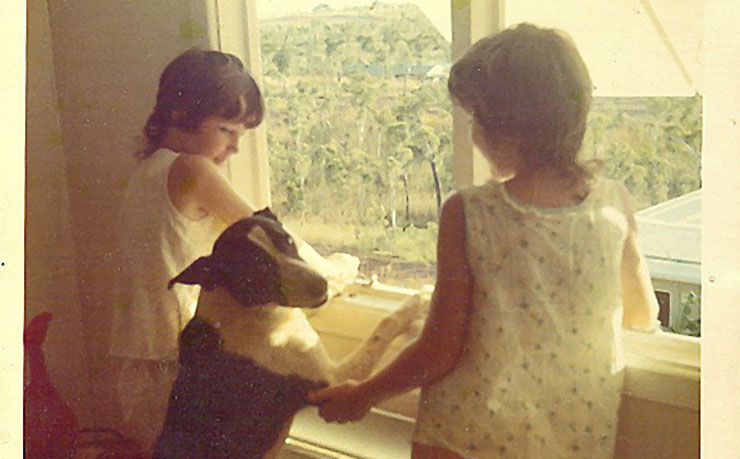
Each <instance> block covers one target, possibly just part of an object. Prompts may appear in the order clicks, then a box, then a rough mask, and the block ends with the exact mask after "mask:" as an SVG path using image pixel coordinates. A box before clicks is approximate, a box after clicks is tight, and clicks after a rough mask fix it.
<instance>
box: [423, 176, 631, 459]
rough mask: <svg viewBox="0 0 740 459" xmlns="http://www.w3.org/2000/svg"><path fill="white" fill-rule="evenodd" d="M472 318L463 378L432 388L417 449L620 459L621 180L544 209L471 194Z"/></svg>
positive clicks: (493, 193) (476, 190) (501, 192)
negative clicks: (577, 199)
mask: <svg viewBox="0 0 740 459" xmlns="http://www.w3.org/2000/svg"><path fill="white" fill-rule="evenodd" d="M461 193H462V197H463V202H464V210H465V224H466V237H467V243H466V245H467V247H466V257H467V260H468V263H469V264H470V267H471V270H472V273H473V277H474V286H473V299H472V308H473V310H472V317H471V320H470V322H469V324H470V325H469V331H468V337H467V341H466V344H465V351H464V354H463V356H462V357H461V359H460V361H459V362H458V365H457V367H456V369H455V370H453V372H452V373H451V374H449V375H448V376H447V377H445V378H444V379H443V380H442V381H440V382H438V383H436V384H434V385H432V386H430V387H428V388H425V389H424V390H423V391H422V396H421V400H420V406H419V417H418V422H417V428H416V432H415V434H414V441H417V442H420V443H423V444H428V445H436V446H442V447H445V448H447V449H449V450H452V451H455V452H457V453H458V454H460V455H462V456H463V457H468V458H491V457H507V458H508V457H511V458H529V459H535V458H547V459H552V458H578V457H583V458H589V459H592V458H611V457H612V456H613V448H614V439H615V432H616V427H617V409H618V406H619V401H620V397H621V387H622V371H621V370H622V369H623V363H622V359H621V355H620V354H621V352H620V346H621V344H620V343H621V340H620V336H619V333H620V330H621V321H622V303H621V293H620V266H621V259H622V249H623V246H624V241H625V239H626V236H627V234H628V222H630V221H631V219H632V216H631V215H630V214H629V211H628V209H629V206H628V205H627V203H626V202H625V196H626V194H625V193H624V191H623V188H622V186H621V185H620V184H618V183H616V182H614V181H611V180H606V179H599V180H597V181H596V182H595V183H594V186H593V188H592V191H591V193H590V195H589V196H588V197H587V198H586V199H585V200H584V201H583V202H581V203H580V204H578V205H576V206H572V207H566V208H560V209H539V208H536V207H533V206H531V205H529V204H526V203H523V202H521V201H519V200H517V199H515V198H514V197H513V196H511V195H510V194H508V192H507V191H506V189H505V188H504V186H503V185H502V184H499V183H496V182H489V183H487V184H485V185H482V186H477V187H471V188H468V189H465V190H463V191H462V192H461Z"/></svg>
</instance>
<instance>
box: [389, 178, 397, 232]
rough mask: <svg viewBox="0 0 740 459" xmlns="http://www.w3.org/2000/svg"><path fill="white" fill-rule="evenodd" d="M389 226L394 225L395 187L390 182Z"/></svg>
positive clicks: (393, 226)
mask: <svg viewBox="0 0 740 459" xmlns="http://www.w3.org/2000/svg"><path fill="white" fill-rule="evenodd" d="M390 207H391V228H395V227H396V187H395V186H393V184H391V202H390Z"/></svg>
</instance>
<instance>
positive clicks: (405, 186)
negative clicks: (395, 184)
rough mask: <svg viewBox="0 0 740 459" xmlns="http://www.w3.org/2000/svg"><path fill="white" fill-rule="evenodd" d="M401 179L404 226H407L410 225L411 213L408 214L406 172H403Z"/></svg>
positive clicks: (407, 177)
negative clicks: (404, 212) (404, 214)
mask: <svg viewBox="0 0 740 459" xmlns="http://www.w3.org/2000/svg"><path fill="white" fill-rule="evenodd" d="M401 179H402V180H403V194H404V196H403V199H404V204H405V207H406V209H405V211H406V224H407V225H408V224H409V223H411V212H409V176H408V174H407V173H406V172H404V173H403V174H402V175H401Z"/></svg>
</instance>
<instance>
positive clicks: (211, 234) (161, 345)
mask: <svg viewBox="0 0 740 459" xmlns="http://www.w3.org/2000/svg"><path fill="white" fill-rule="evenodd" d="M262 117H263V101H262V95H261V93H260V90H259V88H258V86H257V84H256V83H255V81H254V79H253V78H252V76H251V75H250V74H249V73H248V72H247V71H246V69H245V68H244V66H243V64H242V62H241V61H240V60H239V59H238V58H237V57H235V56H233V55H230V54H225V53H221V52H217V51H203V50H198V49H191V50H188V51H186V52H184V53H182V54H181V55H179V56H178V57H177V58H175V59H174V60H173V61H172V62H171V63H170V64H169V65H168V66H167V67H166V68H165V70H164V72H163V73H162V75H161V77H160V80H159V90H158V92H157V99H156V105H155V107H154V110H153V113H152V114H151V116H150V117H149V120H148V121H147V123H146V126H145V128H144V134H145V136H146V141H147V144H146V147H145V148H144V149H143V150H142V151H140V152H137V156H138V158H139V159H140V162H139V164H138V165H137V167H136V169H135V170H134V172H133V175H132V176H131V178H130V179H129V182H128V185H127V189H126V194H125V197H124V201H123V205H122V208H121V214H120V220H119V223H118V228H117V229H118V243H119V247H118V250H119V254H118V255H119V259H118V260H117V263H118V265H117V267H118V271H117V278H116V287H115V288H116V293H115V294H116V296H115V303H114V310H113V327H112V334H111V343H110V350H109V355H111V356H113V357H115V358H116V360H117V362H118V365H119V376H118V382H117V384H118V387H117V390H118V396H119V402H120V404H121V408H122V413H123V417H124V430H125V431H126V432H127V433H128V434H130V435H132V436H133V437H134V438H135V439H137V440H138V441H139V442H140V443H141V444H142V446H143V447H144V448H145V449H147V450H148V449H150V448H151V445H152V443H153V441H154V439H155V438H156V435H157V434H158V433H159V429H160V428H161V426H162V421H163V420H164V414H165V411H166V407H167V401H168V398H169V392H170V388H171V385H172V383H173V381H174V379H175V377H176V375H177V337H178V334H179V332H180V331H181V330H182V329H183V328H184V327H185V325H186V324H187V322H188V321H189V320H190V319H191V318H192V317H193V314H194V312H195V307H196V304H197V299H198V293H199V290H198V288H197V287H192V286H185V285H178V286H177V287H175V288H173V289H172V290H168V289H167V288H166V286H167V283H168V282H169V280H170V279H172V278H173V277H175V276H176V275H177V274H179V273H180V272H181V271H182V270H183V269H185V267H187V266H188V265H189V264H190V263H191V262H192V261H193V260H195V259H197V258H198V257H200V256H203V255H207V254H208V253H210V250H211V247H212V245H213V242H214V241H215V240H216V237H217V236H218V235H219V234H220V232H221V231H222V230H223V229H225V228H226V227H227V226H228V225H229V224H231V223H233V222H235V221H237V220H239V219H240V218H243V217H246V216H248V215H250V214H251V213H252V211H253V209H252V206H251V205H250V204H249V203H247V202H246V201H245V200H244V198H242V197H241V196H240V195H239V194H238V193H237V192H236V190H235V189H234V188H233V186H232V185H231V183H230V182H229V181H228V180H227V178H226V177H225V176H224V175H223V173H222V168H221V167H220V166H222V165H223V164H224V162H225V161H226V159H227V158H228V157H229V156H230V155H232V154H235V153H237V151H238V142H239V138H240V137H241V136H242V134H243V133H244V132H245V130H247V129H251V128H254V127H256V126H258V125H259V124H260V122H261V121H262Z"/></svg>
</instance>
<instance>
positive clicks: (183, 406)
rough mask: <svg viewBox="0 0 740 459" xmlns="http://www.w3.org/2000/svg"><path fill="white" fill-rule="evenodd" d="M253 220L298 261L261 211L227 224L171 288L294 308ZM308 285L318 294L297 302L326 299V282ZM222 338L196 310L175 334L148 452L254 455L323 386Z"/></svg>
mask: <svg viewBox="0 0 740 459" xmlns="http://www.w3.org/2000/svg"><path fill="white" fill-rule="evenodd" d="M255 226H260V227H261V228H262V229H263V230H264V231H265V233H267V235H268V236H269V239H270V241H271V243H272V245H273V246H274V247H275V248H276V249H277V250H278V251H279V252H280V253H281V254H283V255H286V256H287V257H288V258H292V259H297V260H300V257H299V255H298V252H297V250H296V248H295V245H294V244H293V242H292V239H291V238H290V236H289V235H288V234H287V233H286V232H285V230H284V229H283V228H282V226H281V225H280V223H279V222H278V220H277V217H275V215H274V214H273V213H272V212H270V210H269V209H264V210H262V211H259V212H256V213H255V214H254V215H253V216H252V217H249V218H246V219H243V220H240V221H239V222H237V223H235V224H234V225H232V226H230V227H229V228H228V229H227V230H226V231H224V233H222V234H221V236H220V237H219V238H218V240H217V241H216V243H215V245H214V249H213V253H212V254H211V255H210V256H208V257H202V258H200V259H198V260H196V261H195V262H194V263H193V264H192V265H191V266H190V267H188V268H187V269H186V270H185V271H183V273H181V274H180V275H178V276H177V277H176V278H175V279H173V280H172V282H170V287H172V285H173V284H174V283H175V282H180V283H186V284H199V285H201V286H202V287H203V289H204V290H207V291H208V290H213V289H214V288H216V287H224V288H226V289H227V290H228V291H229V293H230V294H231V296H232V297H233V298H235V299H236V300H237V301H238V302H239V303H240V305H242V306H244V307H249V306H259V305H264V304H267V303H275V304H283V305H290V306H293V305H292V304H290V300H287V299H286V296H285V294H284V293H282V291H281V285H280V283H281V282H292V280H285V279H284V278H281V275H280V274H281V273H280V264H279V263H278V262H277V261H276V260H275V259H274V258H273V257H271V256H270V255H269V254H268V253H266V252H265V250H263V248H261V247H260V246H259V245H258V244H255V243H254V242H253V241H252V240H250V239H249V238H248V235H249V233H250V231H251V230H252V229H253V228H254V227H255ZM306 269H310V268H306ZM312 283H313V286H309V288H308V289H307V290H306V292H304V293H303V294H304V295H307V296H311V297H315V298H318V300H315V301H313V302H311V303H309V304H308V305H303V306H304V307H315V306H318V305H320V304H321V303H323V302H324V301H325V300H326V281H325V280H323V278H322V279H320V280H319V279H317V278H312ZM293 290H295V287H293ZM223 344H224V341H223V339H222V338H221V335H220V334H219V332H218V330H217V329H216V328H215V327H214V326H213V325H212V324H209V323H208V322H206V321H204V320H202V319H200V318H199V317H197V316H196V317H195V318H193V319H192V320H191V321H190V322H189V323H188V325H187V326H186V328H185V329H184V330H183V331H182V332H181V334H180V338H179V365H180V369H179V372H178V376H177V380H176V381H175V384H174V387H173V389H172V392H171V395H170V401H169V406H168V410H167V416H166V419H165V424H164V428H163V430H162V433H161V434H160V436H159V438H158V439H157V442H156V445H155V449H154V457H155V458H168V459H170V458H261V457H263V456H264V455H265V454H266V453H267V452H268V451H269V450H270V448H271V447H272V446H273V445H274V444H275V443H276V442H277V441H278V439H279V438H280V435H281V432H282V431H283V430H284V429H285V428H287V427H288V426H289V423H290V422H291V420H292V418H293V416H294V415H295V413H296V412H297V411H298V410H299V409H300V408H302V407H303V406H305V405H306V402H305V396H306V394H307V393H308V392H309V391H310V390H314V389H316V388H319V387H321V386H323V385H325V383H319V382H315V381H309V380H306V379H302V378H299V377H297V376H284V375H279V374H276V373H273V372H271V371H269V370H267V369H264V368H261V367H260V366H258V365H256V364H255V363H254V362H253V361H252V360H250V359H248V358H244V357H241V356H239V355H235V354H233V353H229V352H225V351H224V350H223Z"/></svg>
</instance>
